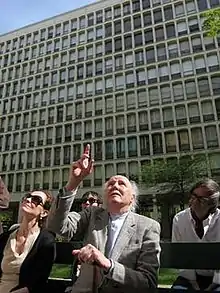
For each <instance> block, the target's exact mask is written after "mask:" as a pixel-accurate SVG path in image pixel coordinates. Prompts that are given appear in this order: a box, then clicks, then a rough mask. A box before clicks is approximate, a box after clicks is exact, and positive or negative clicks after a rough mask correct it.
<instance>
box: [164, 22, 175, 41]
mask: <svg viewBox="0 0 220 293" xmlns="http://www.w3.org/2000/svg"><path fill="white" fill-rule="evenodd" d="M166 33H167V38H168V39H169V38H174V37H175V36H176V33H175V27H174V24H166Z"/></svg>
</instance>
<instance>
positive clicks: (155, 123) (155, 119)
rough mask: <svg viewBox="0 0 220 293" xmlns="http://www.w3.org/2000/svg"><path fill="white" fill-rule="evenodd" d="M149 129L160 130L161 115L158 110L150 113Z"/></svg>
mask: <svg viewBox="0 0 220 293" xmlns="http://www.w3.org/2000/svg"><path fill="white" fill-rule="evenodd" d="M150 120H151V128H152V129H158V128H161V115H160V111H159V110H152V111H150Z"/></svg>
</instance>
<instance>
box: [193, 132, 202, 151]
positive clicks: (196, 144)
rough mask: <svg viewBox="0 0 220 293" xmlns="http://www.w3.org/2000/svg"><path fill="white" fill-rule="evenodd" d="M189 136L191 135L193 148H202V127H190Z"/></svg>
mask: <svg viewBox="0 0 220 293" xmlns="http://www.w3.org/2000/svg"><path fill="white" fill-rule="evenodd" d="M191 136H192V145H193V149H194V150H195V149H203V148H204V145H203V141H204V140H203V135H202V129H201V128H198V127H197V128H192V129H191Z"/></svg>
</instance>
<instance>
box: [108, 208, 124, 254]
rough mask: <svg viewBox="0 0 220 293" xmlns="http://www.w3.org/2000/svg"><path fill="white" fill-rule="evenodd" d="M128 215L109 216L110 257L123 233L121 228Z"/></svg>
mask: <svg viewBox="0 0 220 293" xmlns="http://www.w3.org/2000/svg"><path fill="white" fill-rule="evenodd" d="M127 215H128V213H124V214H119V215H115V214H114V215H112V214H110V216H109V224H108V225H109V228H108V240H107V243H108V244H107V245H108V246H109V247H108V257H111V254H112V250H113V248H114V246H115V243H116V240H117V238H118V235H119V233H120V231H121V228H122V226H123V224H124V221H125V219H126V217H127Z"/></svg>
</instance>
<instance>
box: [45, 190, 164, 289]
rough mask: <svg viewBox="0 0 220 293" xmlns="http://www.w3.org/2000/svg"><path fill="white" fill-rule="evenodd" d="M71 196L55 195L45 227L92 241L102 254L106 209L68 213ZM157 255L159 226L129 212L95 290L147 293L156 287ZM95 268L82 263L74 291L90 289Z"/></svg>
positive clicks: (87, 241) (105, 230) (158, 249)
mask: <svg viewBox="0 0 220 293" xmlns="http://www.w3.org/2000/svg"><path fill="white" fill-rule="evenodd" d="M73 200H74V195H73V194H70V193H65V194H63V195H62V196H59V195H58V197H57V199H56V201H55V202H54V204H53V206H52V209H51V212H50V214H49V217H48V229H50V230H52V231H53V232H55V233H58V234H60V235H62V236H65V237H68V239H71V238H72V237H73V236H74V235H77V234H78V236H80V235H82V236H83V239H84V241H83V242H84V245H86V244H89V243H90V244H92V245H94V246H95V247H97V248H98V249H99V250H100V251H101V252H102V253H104V252H105V244H106V241H107V227H108V220H109V215H108V212H107V211H106V210H105V209H103V208H99V207H92V208H88V209H85V210H84V211H82V212H80V213H76V212H70V208H71V206H72V203H73ZM159 254H160V225H159V223H158V222H156V221H154V220H152V219H150V218H147V217H144V216H141V215H138V214H135V213H133V212H129V214H128V216H127V217H126V219H125V222H124V224H123V227H122V229H121V232H120V234H119V236H118V238H117V240H116V243H115V246H114V248H113V251H112V260H113V261H114V269H113V270H112V272H111V273H109V274H107V275H104V274H103V272H102V271H101V270H100V271H101V275H102V281H101V282H100V286H99V289H98V291H99V292H102V293H112V292H115V293H116V292H118V293H125V292H126V293H127V292H130V293H134V292H135V290H138V293H141V292H143V293H146V292H147V290H148V289H149V288H155V287H157V273H158V269H159ZM93 273H94V268H93V266H92V265H87V264H82V267H81V274H80V276H79V278H78V279H77V281H76V282H75V283H74V287H73V292H74V293H83V292H92V283H93Z"/></svg>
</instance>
